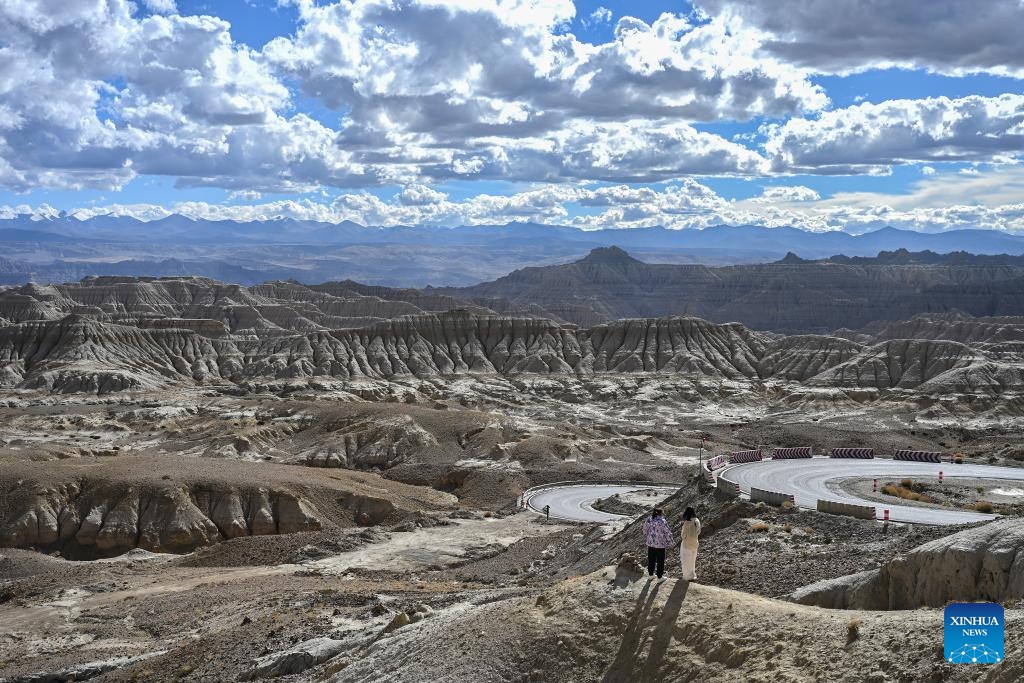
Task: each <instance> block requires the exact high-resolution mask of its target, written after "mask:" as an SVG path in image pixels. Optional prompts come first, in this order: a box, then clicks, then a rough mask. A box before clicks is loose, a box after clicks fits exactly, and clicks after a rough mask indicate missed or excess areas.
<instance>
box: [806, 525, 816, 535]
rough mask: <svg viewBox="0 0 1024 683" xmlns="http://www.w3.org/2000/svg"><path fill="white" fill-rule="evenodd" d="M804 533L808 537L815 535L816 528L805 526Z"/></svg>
mask: <svg viewBox="0 0 1024 683" xmlns="http://www.w3.org/2000/svg"><path fill="white" fill-rule="evenodd" d="M804 533H805V534H807V535H808V536H810V535H811V534H813V533H814V527H812V526H805V527H804Z"/></svg>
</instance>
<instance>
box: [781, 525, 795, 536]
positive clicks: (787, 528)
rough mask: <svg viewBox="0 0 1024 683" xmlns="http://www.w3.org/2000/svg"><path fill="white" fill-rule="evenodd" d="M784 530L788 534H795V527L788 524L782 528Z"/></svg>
mask: <svg viewBox="0 0 1024 683" xmlns="http://www.w3.org/2000/svg"><path fill="white" fill-rule="evenodd" d="M782 530H783V531H785V532H786V533H787V534H791V533H793V525H792V524H787V525H785V526H784V527H782Z"/></svg>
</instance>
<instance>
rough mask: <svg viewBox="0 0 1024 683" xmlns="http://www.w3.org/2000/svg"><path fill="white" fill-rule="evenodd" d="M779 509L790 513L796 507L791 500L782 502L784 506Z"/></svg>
mask: <svg viewBox="0 0 1024 683" xmlns="http://www.w3.org/2000/svg"><path fill="white" fill-rule="evenodd" d="M779 507H780V508H782V510H783V511H784V512H789V511H791V510H792V509H793V508H794V507H796V506H795V505H793V501H791V500H784V501H782V505H780V506H779Z"/></svg>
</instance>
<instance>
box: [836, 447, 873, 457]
mask: <svg viewBox="0 0 1024 683" xmlns="http://www.w3.org/2000/svg"><path fill="white" fill-rule="evenodd" d="M830 457H833V458H862V459H871V458H874V457H875V449H874V448H833V449H832V455H831V456H830Z"/></svg>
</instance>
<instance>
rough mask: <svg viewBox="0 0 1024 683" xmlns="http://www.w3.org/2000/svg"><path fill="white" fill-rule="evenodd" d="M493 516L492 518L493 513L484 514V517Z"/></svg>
mask: <svg viewBox="0 0 1024 683" xmlns="http://www.w3.org/2000/svg"><path fill="white" fill-rule="evenodd" d="M493 516H494V513H493V512H491V511H490V510H488V511H487V512H485V513H484V517H493Z"/></svg>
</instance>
